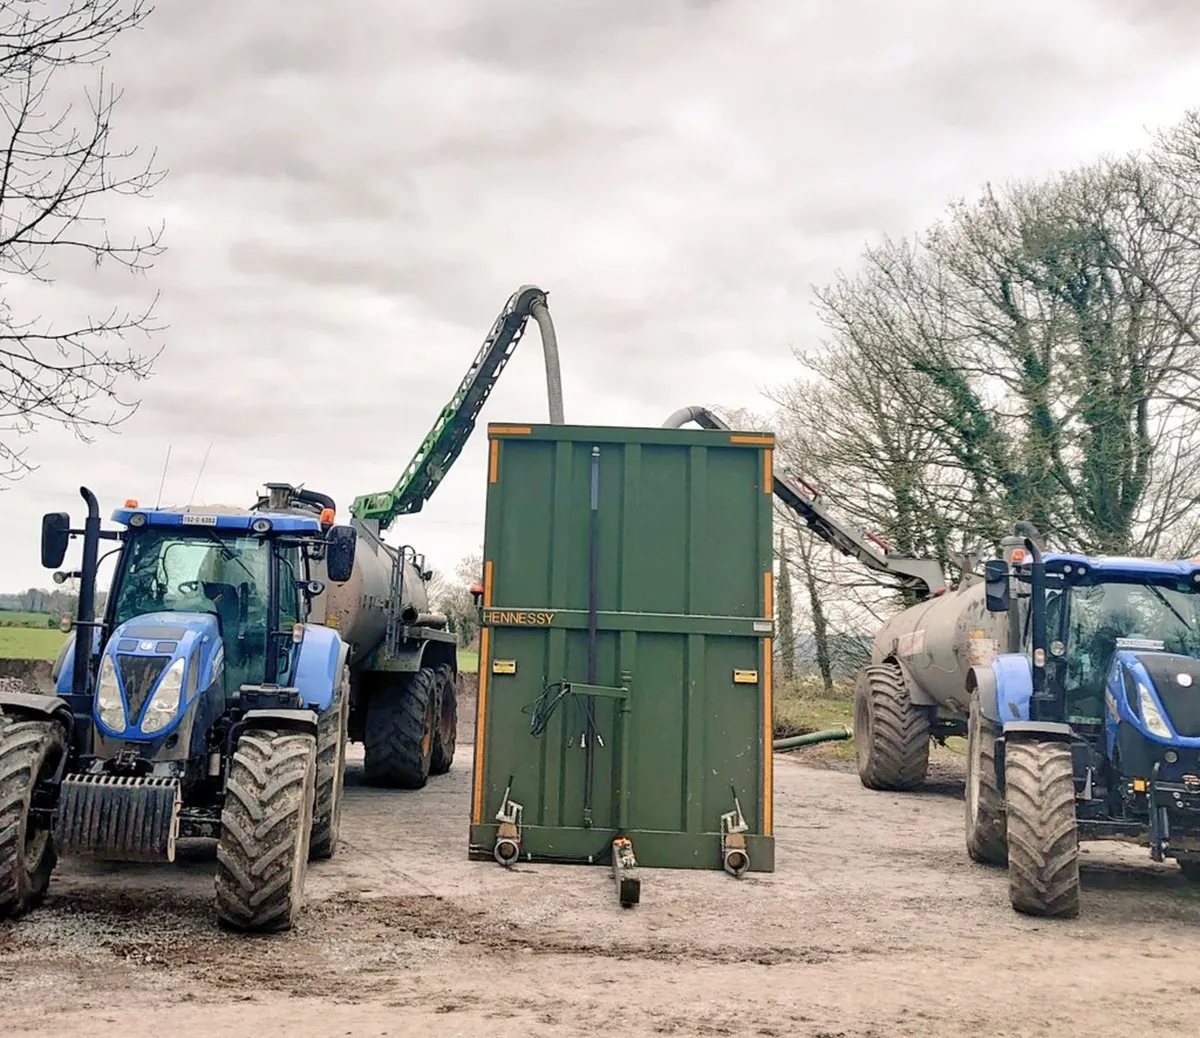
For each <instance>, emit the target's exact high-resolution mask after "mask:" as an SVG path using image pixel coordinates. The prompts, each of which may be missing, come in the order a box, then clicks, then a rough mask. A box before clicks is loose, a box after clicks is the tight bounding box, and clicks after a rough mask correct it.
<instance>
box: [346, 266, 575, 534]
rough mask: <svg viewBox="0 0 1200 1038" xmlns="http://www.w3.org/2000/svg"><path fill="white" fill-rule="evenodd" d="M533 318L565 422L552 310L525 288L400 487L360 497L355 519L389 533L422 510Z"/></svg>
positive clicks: (555, 415) (557, 413)
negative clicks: (368, 521)
mask: <svg viewBox="0 0 1200 1038" xmlns="http://www.w3.org/2000/svg"><path fill="white" fill-rule="evenodd" d="M531 316H533V317H536V318H537V319H538V323H539V326H540V327H541V332H542V344H543V346H544V347H545V352H546V381H547V385H548V387H549V390H550V420H551V422H554V423H557V424H561V423H562V402H561V390H560V388H559V373H558V353H557V347H556V345H555V343H554V337H553V330H552V328H551V326H550V322H549V311H548V310H547V309H546V293H545V292H543V291H542V290H541V289H540V288H536V287H535V286H533V285H525V286H523V287H521V288H519V289H517V291H516V292H514V293H513V294H512V295H511V296H510V297H509V300H508V302H507V303H506V304H505V306H504V309H503V310H502V311H501V312H500V316H499V317H497V318H496V321H495V323H494V324H493V325H492V330H491V331H490V332H488V336H487V338H486V339H485V340H484V342H483V346H482V348H481V349H480V350H479V353H478V354H477V355H476V357H475V360H474V361H473V362H472V363H471V367H470V368H469V369H468V370H467V374H466V376H465V377H464V378H463V380H462V383H461V384H460V385H459V387H458V390H457V392H455V394H454V396H453V397H452V398H451V399H450V402H449V403H448V404H447V405H446V406H445V407H443V408H442V412H441V414H439V415H438V417H437V421H436V422H434V423H433V428H432V429H430V430H429V434H428V435H427V436H426V437H425V439H424V441H423V442H422V444H421V446H420V447H419V448H418V449H417V453H416V454H414V455H413V458H412V461H410V462H409V463H408V467H407V468H406V469H405V470H404V473H403V475H401V477H400V479H399V480H397V482H396V485H395V486H394V487H392V489H391V490H385V491H383V492H382V493H379V494H363V495H362V496H361V497H357V498H355V499H354V503H353V504H352V505H351V506H350V514H351V515H353V516H354V517H355V518H357V519H376V520H378V521H379V527H380V529H381V530H382V529H387V527H388V526H389V525H390V524H391V522H392V520H393V519H395V518H396V516H398V515H407V514H411V513H413V512H419V511H420V510H421V508H422V507H423V506H424V504H425V502H426V501H428V500H429V498H430V496H431V495H432V494H433V492H434V491H435V490H436V489H437V487H438V484H439V483H441V481H442V480H443V479H444V478H445V477H446V473H447V472H448V471H449V470H450V466H451V465H453V464H454V462H455V460H456V459H457V458H458V456H459V454H460V453H462V449H463V447H464V446H466V442H467V440H468V439H469V438H470V436H471V433H472V431H473V430H474V429H475V420H476V419H477V418H478V417H479V412H480V411H481V410H483V405H484V402H485V401H486V400H487V398H488V395H489V394H490V393H491V391H492V387H493V386H495V384H496V380H497V379H498V378H499V377H500V372H501V371H503V370H504V365H505V364H507V363H508V359H509V357H511V356H512V354H513V350H515V349H516V346H517V343H518V342H519V341H520V340H521V336H522V334H524V331H525V325H526V324H527V323H528V321H529V318H530V317H531ZM543 321H544V323H543Z"/></svg>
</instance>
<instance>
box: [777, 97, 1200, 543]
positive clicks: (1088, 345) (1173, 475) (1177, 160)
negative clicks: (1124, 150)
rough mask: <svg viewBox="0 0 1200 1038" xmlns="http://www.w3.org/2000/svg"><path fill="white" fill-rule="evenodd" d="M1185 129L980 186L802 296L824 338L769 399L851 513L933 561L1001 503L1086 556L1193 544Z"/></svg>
mask: <svg viewBox="0 0 1200 1038" xmlns="http://www.w3.org/2000/svg"><path fill="white" fill-rule="evenodd" d="M1197 133H1200V122H1198V121H1196V120H1191V121H1190V122H1189V123H1186V124H1185V126H1184V127H1183V128H1181V129H1180V130H1179V131H1178V132H1177V133H1176V134H1175V135H1174V136H1172V137H1171V138H1170V141H1169V143H1171V144H1173V146H1174V148H1175V150H1174V152H1170V151H1168V150H1167V149H1166V148H1165V147H1163V146H1161V145H1160V150H1159V153H1158V155H1159V157H1158V159H1157V160H1154V161H1151V160H1149V159H1147V158H1145V157H1143V156H1128V157H1124V158H1121V159H1116V160H1105V161H1103V162H1098V163H1094V164H1092V165H1090V166H1087V167H1083V168H1080V169H1077V170H1074V171H1071V172H1070V173H1067V174H1064V175H1062V176H1059V177H1057V178H1054V179H1051V180H1048V181H1044V182H1041V183H1030V184H1023V185H1016V186H1013V187H1010V188H1008V189H1006V190H1004V191H998V190H994V189H992V188H991V187H988V188H987V189H986V190H985V191H984V192H983V193H982V195H981V196H980V197H979V198H978V199H976V200H975V201H974V202H971V203H965V202H963V203H959V204H957V205H955V206H953V207H951V209H950V212H949V213H948V215H947V217H946V218H945V219H943V220H942V221H939V222H938V223H936V224H935V225H934V226H933V227H931V228H930V229H929V230H928V231H927V232H926V233H925V234H923V235H920V236H918V237H917V238H915V239H913V240H910V241H905V242H891V241H887V242H884V243H883V244H882V245H879V246H877V247H874V248H872V249H869V250H867V252H866V253H865V254H864V257H863V264H862V267H861V269H860V270H859V272H858V273H857V274H856V275H855V276H854V277H845V276H843V277H840V278H839V279H838V280H837V281H836V283H835V284H834V285H832V286H830V287H829V288H827V289H825V290H823V291H822V292H820V293H819V308H820V311H821V314H822V317H823V318H824V321H825V323H826V326H827V328H828V329H829V332H830V341H829V343H828V349H827V350H826V352H825V353H824V354H823V355H821V356H817V357H812V358H802V359H805V360H806V361H807V365H808V367H809V370H810V371H811V372H813V373H814V374H815V375H816V376H817V377H816V378H815V379H812V378H808V379H804V380H801V381H800V382H799V383H797V385H796V386H793V387H790V388H789V389H788V390H787V391H785V392H783V393H781V394H780V398H779V399H780V403H781V404H782V405H783V407H784V410H785V412H786V413H787V414H788V416H789V417H790V418H791V419H793V420H794V421H795V422H796V423H798V425H799V427H800V428H801V429H802V430H803V432H804V435H805V436H806V437H807V441H806V448H807V449H808V450H809V452H810V453H813V454H814V455H815V456H816V457H817V458H818V459H819V460H820V461H822V462H823V463H824V465H825V467H826V468H827V469H828V470H829V471H831V472H836V473H837V474H838V476H839V485H840V486H841V487H844V488H846V489H845V491H844V492H842V494H841V500H840V502H839V503H840V504H841V505H842V506H843V507H844V508H845V509H846V510H847V512H848V513H849V514H850V515H852V516H854V517H856V518H858V519H860V520H862V521H863V522H864V523H867V524H871V525H874V526H875V527H876V528H877V529H881V530H883V531H887V532H890V533H891V537H890V539H891V540H892V541H893V542H895V543H896V544H897V545H898V546H899V547H902V548H904V549H906V550H909V551H918V552H920V553H922V554H930V555H933V556H934V557H936V558H938V559H939V560H940V561H942V562H943V564H944V565H945V564H948V563H949V562H951V561H952V559H953V556H954V554H955V553H956V552H957V551H964V550H970V549H971V548H973V547H975V546H977V545H978V544H979V542H980V541H985V542H991V543H992V544H993V545H994V544H995V542H996V541H997V539H998V537H999V536H1001V535H1002V533H1003V532H1005V527H1007V526H1008V525H1009V524H1010V523H1011V522H1013V521H1014V520H1017V519H1030V520H1032V521H1033V522H1034V523H1036V524H1037V525H1038V526H1039V527H1041V528H1042V529H1043V530H1044V531H1046V532H1047V533H1049V534H1050V535H1051V536H1052V537H1053V538H1054V539H1055V541H1056V542H1057V543H1058V544H1059V545H1064V546H1065V545H1069V546H1071V547H1074V548H1078V549H1082V550H1085V551H1101V552H1114V551H1115V552H1124V551H1143V552H1145V551H1161V550H1175V551H1179V550H1186V548H1187V547H1188V546H1189V545H1190V544H1192V543H1194V540H1195V537H1194V527H1195V525H1196V524H1195V522H1194V521H1189V518H1190V517H1194V516H1195V513H1196V509H1197V505H1198V503H1200V466H1197V464H1196V462H1197V461H1198V460H1200V407H1198V406H1197V405H1196V404H1195V403H1194V401H1195V399H1196V398H1197V389H1200V386H1198V385H1197V382H1198V381H1200V340H1198V339H1197V334H1196V329H1197V328H1198V327H1200V276H1198V275H1200V262H1198V261H1200V248H1197V244H1198V243H1200V233H1198V232H1197V228H1198V227H1200V214H1198V212H1197V207H1196V205H1195V199H1196V198H1197V197H1200V191H1197V188H1200V177H1197V176H1195V175H1194V174H1193V173H1192V172H1191V171H1193V170H1196V169H1197V163H1196V162H1195V156H1196V155H1197V154H1200V146H1198V145H1197ZM1189 177H1190V178H1191V179H1189ZM1189 192H1191V193H1190V194H1189ZM1189 203H1190V204H1189ZM832 492H837V490H836V488H835V490H834V491H832ZM881 509H882V510H881ZM889 515H890V519H889ZM889 524H892V527H891V529H890V530H889Z"/></svg>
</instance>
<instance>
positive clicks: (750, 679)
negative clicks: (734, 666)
mask: <svg viewBox="0 0 1200 1038" xmlns="http://www.w3.org/2000/svg"><path fill="white" fill-rule="evenodd" d="M733 683H734V684H735V685H757V684H758V671H757V670H735V671H734V672H733Z"/></svg>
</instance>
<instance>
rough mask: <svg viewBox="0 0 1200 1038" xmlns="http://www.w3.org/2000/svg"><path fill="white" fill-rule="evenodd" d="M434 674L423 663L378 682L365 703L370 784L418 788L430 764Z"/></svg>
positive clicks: (366, 766)
mask: <svg viewBox="0 0 1200 1038" xmlns="http://www.w3.org/2000/svg"><path fill="white" fill-rule="evenodd" d="M436 685H437V675H436V673H435V672H434V671H433V670H431V669H430V668H428V667H422V668H421V669H420V670H418V671H417V672H416V673H415V674H413V675H412V676H411V677H410V678H409V679H408V680H406V681H404V682H402V683H401V682H397V683H395V684H392V685H385V686H383V687H380V688H376V689H375V691H374V692H373V693H372V694H371V699H370V701H369V702H368V704H367V724H366V732H365V735H364V738H363V744H364V749H365V752H364V755H363V778H364V779H365V780H366V781H367V783H368V784H370V785H372V786H387V787H390V788H395V789H421V788H422V787H423V786H424V785H425V783H426V782H428V781H429V772H430V769H431V767H432V766H433V740H434V728H435V727H436V724H435V720H436V707H437V696H436Z"/></svg>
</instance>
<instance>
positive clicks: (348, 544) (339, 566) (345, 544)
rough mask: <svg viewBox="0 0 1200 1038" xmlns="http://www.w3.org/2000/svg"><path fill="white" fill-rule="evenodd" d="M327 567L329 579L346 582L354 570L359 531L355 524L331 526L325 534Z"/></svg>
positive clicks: (339, 582)
mask: <svg viewBox="0 0 1200 1038" xmlns="http://www.w3.org/2000/svg"><path fill="white" fill-rule="evenodd" d="M325 544H326V551H325V568H326V571H327V572H328V573H329V579H330V580H332V581H333V582H334V583H335V584H344V583H345V582H346V581H347V580H349V579H350V575H351V574H352V573H353V572H354V550H355V548H357V547H358V533H357V531H356V530H355V529H354V527H353V526H331V527H330V528H329V533H327V534H326V535H325Z"/></svg>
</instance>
